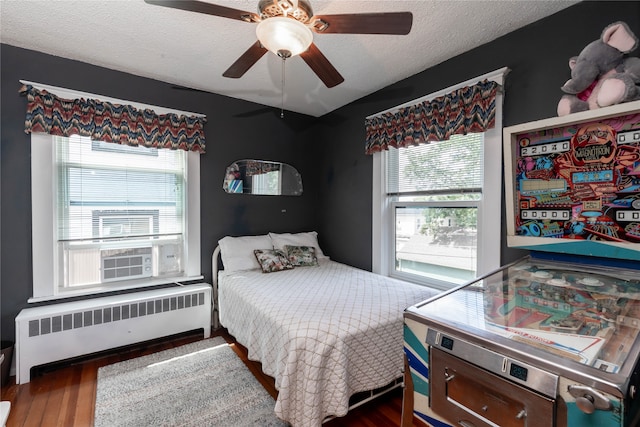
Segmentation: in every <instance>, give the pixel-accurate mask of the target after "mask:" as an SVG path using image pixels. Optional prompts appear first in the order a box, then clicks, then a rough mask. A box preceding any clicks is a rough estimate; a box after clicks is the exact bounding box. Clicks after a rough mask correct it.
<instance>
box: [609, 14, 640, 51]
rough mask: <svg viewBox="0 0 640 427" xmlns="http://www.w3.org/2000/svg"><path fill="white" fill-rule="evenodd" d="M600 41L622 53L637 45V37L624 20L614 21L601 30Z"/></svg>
mask: <svg viewBox="0 0 640 427" xmlns="http://www.w3.org/2000/svg"><path fill="white" fill-rule="evenodd" d="M602 41H603V42H604V43H606V44H608V45H609V46H611V47H614V48H616V49H618V50H619V51H620V52H622V53H628V52H631V51H632V50H634V49H635V48H636V47H638V38H637V37H636V36H635V34H633V32H632V31H631V29H630V28H629V26H628V25H627V24H625V23H624V22H622V21H620V22H615V23H613V24H611V25H609V26H608V27H607V28H605V29H604V31H602Z"/></svg>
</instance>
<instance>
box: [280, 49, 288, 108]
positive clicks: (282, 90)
mask: <svg viewBox="0 0 640 427" xmlns="http://www.w3.org/2000/svg"><path fill="white" fill-rule="evenodd" d="M286 60H287V58H285V57H284V56H283V57H282V88H281V89H280V90H281V92H280V118H281V119H284V63H285V61H286Z"/></svg>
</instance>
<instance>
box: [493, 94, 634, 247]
mask: <svg viewBox="0 0 640 427" xmlns="http://www.w3.org/2000/svg"><path fill="white" fill-rule="evenodd" d="M633 104H634V108H635V110H629V111H625V112H622V113H620V114H618V115H608V116H605V117H597V116H593V115H592V118H590V119H584V118H583V119H582V120H580V121H571V117H570V116H567V117H566V119H567V120H564V121H561V120H557V119H555V120H548V121H546V122H548V123H550V125H549V126H544V125H543V126H542V127H540V128H538V127H537V126H534V127H533V128H531V129H530V130H528V129H526V128H522V129H520V128H519V127H517V126H514V127H513V128H511V130H510V131H509V130H508V129H509V128H508V129H505V154H509V156H508V159H507V161H509V162H512V163H511V165H510V166H511V167H510V169H508V170H510V171H511V173H512V179H511V180H509V179H507V185H509V184H510V185H511V186H512V189H511V192H508V193H507V197H508V198H510V199H511V202H512V203H508V204H507V205H508V209H512V213H511V214H510V215H508V218H507V219H508V221H509V222H510V224H509V228H510V229H509V233H508V236H509V237H510V242H509V246H514V247H524V248H527V249H533V250H543V251H552V252H565V253H574V254H580V255H594V256H603V257H610V258H623V259H633V260H640V250H639V247H640V109H639V108H638V106H637V104H638V103H633ZM573 116H578V115H573ZM535 123H541V122H534V124H535ZM553 240H561V241H562V244H554V243H558V242H552V241H553ZM579 242H582V243H579Z"/></svg>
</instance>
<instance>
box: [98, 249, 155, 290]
mask: <svg viewBox="0 0 640 427" xmlns="http://www.w3.org/2000/svg"><path fill="white" fill-rule="evenodd" d="M100 267H101V268H100V278H101V280H102V282H113V281H116V280H128V279H139V278H143V277H151V274H152V272H153V268H152V256H151V247H150V246H149V247H142V248H126V249H104V250H101V251H100Z"/></svg>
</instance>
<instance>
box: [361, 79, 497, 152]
mask: <svg viewBox="0 0 640 427" xmlns="http://www.w3.org/2000/svg"><path fill="white" fill-rule="evenodd" d="M497 90H498V83H496V82H495V81H489V80H484V81H482V82H479V83H477V84H475V85H473V86H467V87H463V88H460V89H457V90H454V91H453V92H451V93H449V94H447V95H444V96H440V97H437V98H435V99H432V100H430V101H424V102H421V103H419V104H416V105H412V106H408V107H403V108H400V109H398V110H396V111H394V112H388V113H383V114H379V115H376V116H373V117H370V118H367V119H366V120H365V128H366V146H365V152H366V154H373V153H376V152H378V151H384V150H388V149H389V147H396V148H400V147H407V146H410V145H418V144H425V143H427V144H428V143H430V142H432V141H444V140H447V139H449V138H450V137H451V135H456V134H463V135H464V134H467V133H469V132H484V131H485V130H487V129H491V128H493V127H494V126H495V119H496V116H495V115H496V102H495V101H496V93H497Z"/></svg>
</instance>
